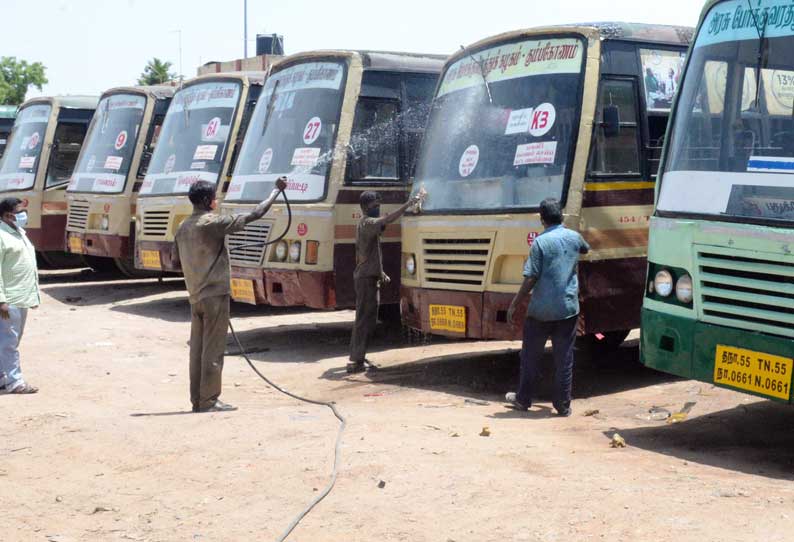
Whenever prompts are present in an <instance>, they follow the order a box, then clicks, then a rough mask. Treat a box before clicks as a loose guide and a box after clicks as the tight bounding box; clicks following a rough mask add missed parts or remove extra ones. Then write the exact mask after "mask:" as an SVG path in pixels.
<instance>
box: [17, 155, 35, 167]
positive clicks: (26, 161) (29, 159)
mask: <svg viewBox="0 0 794 542" xmlns="http://www.w3.org/2000/svg"><path fill="white" fill-rule="evenodd" d="M35 163H36V157H35V156H23V157H22V158H20V159H19V169H28V168H32V167H33V164H35Z"/></svg>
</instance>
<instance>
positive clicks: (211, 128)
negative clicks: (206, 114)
mask: <svg viewBox="0 0 794 542" xmlns="http://www.w3.org/2000/svg"><path fill="white" fill-rule="evenodd" d="M220 127H221V118H220V117H213V118H212V119H211V120H210V121H209V122H208V123H207V125H206V126H205V127H204V139H205V140H207V141H212V140H213V139H216V138H217V137H218V132H219V131H220Z"/></svg>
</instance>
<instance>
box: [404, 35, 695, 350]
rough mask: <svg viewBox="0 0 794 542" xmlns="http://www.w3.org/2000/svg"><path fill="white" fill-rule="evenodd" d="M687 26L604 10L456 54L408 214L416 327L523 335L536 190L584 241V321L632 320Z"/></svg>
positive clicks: (609, 325) (409, 314) (407, 254)
mask: <svg viewBox="0 0 794 542" xmlns="http://www.w3.org/2000/svg"><path fill="white" fill-rule="evenodd" d="M691 36H692V29H690V28H681V27H669V26H657V25H643V24H626V23H598V24H589V25H582V26H558V27H547V28H536V29H529V30H521V31H517V32H509V33H505V34H501V35H498V36H495V37H491V38H487V39H485V40H482V41H480V42H478V43H475V44H473V45H471V46H469V47H467V48H465V49H463V50H461V51H459V52H458V53H456V54H455V55H454V56H453V57H451V58H450V59H449V60H448V61H447V64H446V66H445V69H444V72H443V74H442V77H441V82H440V84H439V87H438V89H437V91H436V96H435V99H434V102H433V111H432V114H431V115H430V120H429V121H428V127H427V132H426V134H425V138H424V141H423V144H422V150H421V152H420V156H419V163H418V166H417V175H416V181H415V183H414V186H415V188H416V187H419V186H424V188H425V189H426V190H427V192H428V196H427V199H426V201H425V202H424V204H423V209H422V214H420V215H417V216H406V217H404V218H403V221H402V251H403V255H402V261H403V266H402V277H401V281H402V288H401V295H400V309H401V314H402V318H403V322H404V323H405V324H406V325H407V326H409V327H410V328H413V329H416V330H419V331H420V332H423V333H434V334H439V335H448V336H452V337H470V338H486V339H491V338H493V339H516V338H519V336H520V333H521V329H520V326H519V327H518V328H515V327H513V326H511V325H510V324H508V322H507V318H506V316H507V309H508V306H509V305H510V301H511V300H512V298H513V296H514V295H515V292H516V291H517V290H518V287H519V285H520V284H521V282H522V279H523V277H522V271H523V266H524V263H525V261H526V258H527V254H528V251H529V250H530V248H531V246H532V243H533V241H534V239H535V238H536V237H537V236H538V235H540V234H541V233H542V231H543V228H542V226H541V223H540V218H539V214H538V213H539V208H538V206H539V204H540V202H541V201H542V200H543V199H545V198H547V197H554V198H558V199H559V200H560V201H561V203H562V204H563V212H564V223H565V225H566V226H567V227H568V228H571V229H574V230H576V231H579V232H581V234H582V235H583V236H584V238H585V239H586V240H587V241H588V242H589V243H590V245H591V247H592V251H591V252H590V254H588V255H587V256H585V257H583V259H582V262H581V263H580V266H579V276H580V286H581V320H580V329H579V332H580V333H581V334H592V335H595V336H598V337H599V338H602V339H603V340H604V341H607V343H619V342H620V341H622V340H623V338H625V336H626V334H627V333H628V330H630V329H632V328H636V327H638V326H639V317H640V306H641V304H642V297H643V289H644V282H645V266H646V261H645V256H646V250H647V244H648V220H649V216H650V214H651V211H652V206H653V193H654V181H655V177H656V170H657V168H658V162H659V156H660V152H661V147H662V140H663V137H664V133H665V128H666V125H667V119H668V117H669V111H670V105H671V101H672V98H673V95H674V93H675V91H676V89H677V85H678V79H679V77H680V73H681V69H682V67H683V63H684V57H685V53H686V50H687V44H688V43H689V41H690V38H691Z"/></svg>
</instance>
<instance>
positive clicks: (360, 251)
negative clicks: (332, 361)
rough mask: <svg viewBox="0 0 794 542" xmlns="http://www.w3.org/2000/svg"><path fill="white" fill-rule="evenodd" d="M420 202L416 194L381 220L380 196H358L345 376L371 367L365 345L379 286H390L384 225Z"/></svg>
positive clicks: (374, 316)
mask: <svg viewBox="0 0 794 542" xmlns="http://www.w3.org/2000/svg"><path fill="white" fill-rule="evenodd" d="M421 199H422V196H421V193H418V194H416V195H414V196H413V197H411V198H410V199H409V200H408V201H406V202H405V203H404V204H403V205H401V206H400V207H399V208H397V209H396V210H395V211H394V212H392V213H391V214H389V215H386V216H384V217H381V216H380V204H381V199H380V195H379V194H378V193H377V192H369V191H367V192H364V193H362V194H361V197H360V199H359V203H360V204H361V212H362V215H363V216H362V218H361V221H359V223H358V225H357V226H356V270H355V271H354V272H353V279H354V280H355V287H356V321H355V323H354V324H353V335H352V337H351V338H350V362H349V363H348V364H347V372H348V373H360V372H362V371H364V370H365V369H366V368H367V366H369V367H370V368H374V367H375V366H374V365H373V364H372V362H370V361H369V360H368V359H366V355H367V343H368V342H369V339H370V337H371V336H372V332H373V331H375V326H376V325H377V323H378V303H379V298H380V286H381V284H384V285H385V284H389V282H391V279H390V278H389V276H388V275H387V274H386V273H384V272H383V259H382V257H381V250H380V236H381V234H382V233H383V230H385V229H386V225H387V224H391V223H392V222H394V221H395V220H397V219H399V218H400V217H401V216H402V215H403V214H404V213H405V211H407V210H408V209H409V208H410V207H412V206H414V205H416V204H417V203H419V201H421Z"/></svg>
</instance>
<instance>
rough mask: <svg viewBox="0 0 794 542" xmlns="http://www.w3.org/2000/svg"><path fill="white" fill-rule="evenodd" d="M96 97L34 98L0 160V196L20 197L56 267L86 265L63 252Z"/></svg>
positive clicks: (32, 232) (40, 248)
mask: <svg viewBox="0 0 794 542" xmlns="http://www.w3.org/2000/svg"><path fill="white" fill-rule="evenodd" d="M97 101H98V98H97V97H96V96H52V97H40V98H33V99H31V100H28V101H26V102H25V103H24V104H22V106H21V107H20V108H19V113H18V114H17V118H16V121H15V122H14V128H13V129H12V131H11V136H10V137H9V141H8V146H7V148H6V151H5V154H4V155H3V158H2V161H0V198H6V197H17V198H19V199H21V200H22V202H23V205H25V207H26V208H27V211H28V225H27V227H26V228H25V230H26V231H27V234H28V237H29V238H30V240H31V242H32V243H33V246H34V247H36V252H37V254H38V255H39V257H40V258H41V259H42V260H44V262H45V263H47V264H49V265H53V266H70V265H78V264H82V257H80V256H77V257H74V256H73V257H69V255H68V254H66V253H65V252H64V242H63V240H64V231H65V229H66V186H67V185H68V184H69V179H70V178H71V176H72V171H73V170H74V167H75V165H76V164H77V157H78V156H79V155H80V149H81V148H82V145H83V140H84V138H85V135H86V132H87V131H88V125H89V123H90V122H91V117H92V116H93V115H94V110H95V109H96V106H97Z"/></svg>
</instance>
